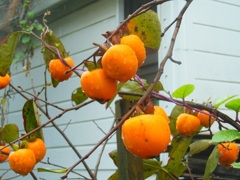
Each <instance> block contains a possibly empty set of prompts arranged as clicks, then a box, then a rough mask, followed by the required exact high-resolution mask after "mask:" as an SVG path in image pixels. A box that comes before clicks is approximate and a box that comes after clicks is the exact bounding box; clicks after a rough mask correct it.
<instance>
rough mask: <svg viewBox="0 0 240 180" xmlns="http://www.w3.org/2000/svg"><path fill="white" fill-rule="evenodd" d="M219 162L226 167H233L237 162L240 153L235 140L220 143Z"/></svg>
mask: <svg viewBox="0 0 240 180" xmlns="http://www.w3.org/2000/svg"><path fill="white" fill-rule="evenodd" d="M218 153H219V155H220V157H219V161H218V162H219V163H220V164H221V165H223V166H225V167H231V164H232V163H234V162H236V160H237V159H238V155H239V147H238V145H237V144H236V143H234V142H225V143H221V144H218Z"/></svg>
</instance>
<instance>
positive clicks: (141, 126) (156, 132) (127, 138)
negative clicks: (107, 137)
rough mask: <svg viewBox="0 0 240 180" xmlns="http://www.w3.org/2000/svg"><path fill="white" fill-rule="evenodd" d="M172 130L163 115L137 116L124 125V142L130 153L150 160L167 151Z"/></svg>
mask: <svg viewBox="0 0 240 180" xmlns="http://www.w3.org/2000/svg"><path fill="white" fill-rule="evenodd" d="M170 136H171V132H170V128H169V125H168V123H167V121H166V119H165V118H164V117H163V116H162V115H153V114H145V115H139V116H135V117H133V118H130V119H128V120H126V121H125V122H124V124H123V125H122V140H123V143H124V145H125V147H126V148H127V150H128V151H129V152H131V153H132V154H134V155H136V156H139V157H141V158H144V159H146V158H150V157H153V156H156V155H159V154H160V153H161V152H163V151H165V150H166V149H167V147H168V144H169V143H170Z"/></svg>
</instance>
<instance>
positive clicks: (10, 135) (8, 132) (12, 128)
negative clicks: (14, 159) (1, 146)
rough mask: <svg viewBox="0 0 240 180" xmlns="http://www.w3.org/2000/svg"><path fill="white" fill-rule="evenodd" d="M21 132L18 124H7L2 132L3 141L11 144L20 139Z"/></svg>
mask: <svg viewBox="0 0 240 180" xmlns="http://www.w3.org/2000/svg"><path fill="white" fill-rule="evenodd" d="M18 135H19V130H18V126H17V125H16V124H6V125H5V126H4V128H3V130H2V140H3V141H5V142H7V143H10V142H12V141H14V140H16V139H17V138H18Z"/></svg>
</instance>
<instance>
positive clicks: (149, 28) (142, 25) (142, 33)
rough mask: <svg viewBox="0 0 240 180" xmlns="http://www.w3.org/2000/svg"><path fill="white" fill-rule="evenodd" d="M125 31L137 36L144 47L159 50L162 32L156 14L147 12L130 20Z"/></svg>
mask: <svg viewBox="0 0 240 180" xmlns="http://www.w3.org/2000/svg"><path fill="white" fill-rule="evenodd" d="M127 31H128V33H129V34H135V35H137V36H139V37H140V39H141V40H142V41H143V43H144V45H145V47H148V48H152V49H156V50H158V49H159V47H160V44H161V34H162V31H161V24H160V21H159V19H158V15H157V13H156V12H154V11H152V10H148V11H147V12H145V13H142V14H140V15H138V16H136V17H134V18H132V19H131V20H130V21H129V23H128V24H127Z"/></svg>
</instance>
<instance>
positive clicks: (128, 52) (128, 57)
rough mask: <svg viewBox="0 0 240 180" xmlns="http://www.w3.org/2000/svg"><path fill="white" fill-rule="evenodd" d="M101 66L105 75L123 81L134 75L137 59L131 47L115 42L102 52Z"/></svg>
mask: <svg viewBox="0 0 240 180" xmlns="http://www.w3.org/2000/svg"><path fill="white" fill-rule="evenodd" d="M102 67H103V70H104V72H105V73H106V75H107V76H109V77H111V78H112V79H115V80H118V81H120V82H121V83H125V82H127V81H128V80H130V79H131V78H132V77H134V76H135V74H136V72H137V69H138V59H137V56H136V54H135V52H134V51H133V50H132V48H131V47H129V46H128V45H122V44H116V45H113V46H111V47H110V48H109V49H108V50H107V51H106V52H105V53H104V55H103V57H102Z"/></svg>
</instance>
